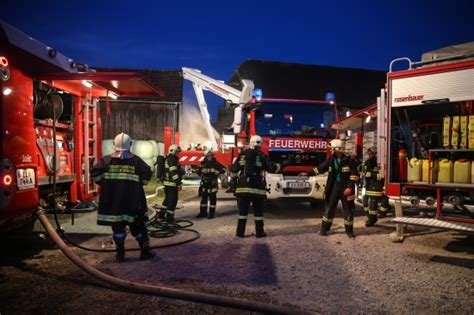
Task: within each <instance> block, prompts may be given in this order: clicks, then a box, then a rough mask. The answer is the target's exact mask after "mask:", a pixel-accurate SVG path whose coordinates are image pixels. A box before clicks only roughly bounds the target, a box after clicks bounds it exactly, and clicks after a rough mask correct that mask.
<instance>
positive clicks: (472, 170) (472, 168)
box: [471, 163, 474, 184]
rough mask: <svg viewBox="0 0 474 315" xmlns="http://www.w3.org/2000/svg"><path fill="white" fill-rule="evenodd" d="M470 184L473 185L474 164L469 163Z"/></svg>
mask: <svg viewBox="0 0 474 315" xmlns="http://www.w3.org/2000/svg"><path fill="white" fill-rule="evenodd" d="M471 184H474V163H471Z"/></svg>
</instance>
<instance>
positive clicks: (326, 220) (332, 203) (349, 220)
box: [320, 182, 354, 236]
mask: <svg viewBox="0 0 474 315" xmlns="http://www.w3.org/2000/svg"><path fill="white" fill-rule="evenodd" d="M345 189H346V187H345V186H344V184H343V183H342V182H336V183H334V186H333V187H332V190H331V191H330V195H329V198H328V199H327V201H326V210H325V212H324V215H323V220H322V223H321V232H320V234H321V235H327V232H328V231H329V230H330V229H331V225H332V222H333V220H334V216H335V214H336V208H337V204H338V203H339V200H340V201H341V205H342V214H343V216H344V227H345V229H346V233H347V234H348V235H350V236H351V235H353V225H354V209H353V208H351V207H350V205H349V202H348V200H347V197H346V196H344V190H345Z"/></svg>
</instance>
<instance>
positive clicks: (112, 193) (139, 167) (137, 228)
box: [90, 133, 154, 261]
mask: <svg viewBox="0 0 474 315" xmlns="http://www.w3.org/2000/svg"><path fill="white" fill-rule="evenodd" d="M131 145H132V140H131V139H130V137H129V136H128V135H127V134H125V133H120V134H119V135H117V136H116V137H115V139H114V146H115V152H113V153H112V154H111V155H108V156H104V157H103V158H102V160H100V161H99V163H97V164H96V165H95V166H94V167H93V168H92V169H91V171H90V173H91V176H92V177H94V181H95V182H96V183H97V184H99V185H100V199H99V210H98V216H97V223H98V224H99V225H109V226H111V227H112V231H113V239H114V242H115V246H116V249H117V254H116V258H117V260H118V261H123V260H124V259H125V237H126V236H127V233H126V227H127V226H129V228H130V232H131V234H132V235H133V237H135V239H136V240H137V242H138V244H139V246H140V251H141V252H140V259H141V260H144V259H149V258H152V257H154V254H153V253H152V252H151V251H150V246H149V243H148V240H149V238H148V231H147V229H146V227H145V222H146V220H148V218H147V217H146V212H147V204H146V199H145V192H144V190H143V185H144V184H146V183H147V182H148V181H149V180H150V179H151V175H152V171H151V168H150V167H149V166H148V165H147V164H146V163H145V162H144V161H143V160H142V159H141V158H139V157H138V156H136V155H134V154H132V153H131V152H130V148H131Z"/></svg>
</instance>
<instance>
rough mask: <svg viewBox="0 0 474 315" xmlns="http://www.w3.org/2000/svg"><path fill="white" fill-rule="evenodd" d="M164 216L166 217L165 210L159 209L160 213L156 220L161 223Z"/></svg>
mask: <svg viewBox="0 0 474 315" xmlns="http://www.w3.org/2000/svg"><path fill="white" fill-rule="evenodd" d="M165 216H166V210H165V209H160V211H159V212H158V220H161V221H163V220H164V219H165Z"/></svg>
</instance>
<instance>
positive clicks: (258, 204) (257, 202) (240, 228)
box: [236, 197, 265, 237]
mask: <svg viewBox="0 0 474 315" xmlns="http://www.w3.org/2000/svg"><path fill="white" fill-rule="evenodd" d="M237 204H238V207H239V221H238V222H237V233H236V235H237V236H238V237H244V234H245V225H246V224H247V216H248V214H249V209H250V204H252V207H253V211H254V218H255V234H256V236H257V237H263V236H265V231H264V229H263V225H264V224H263V207H264V205H265V199H264V198H261V197H240V198H238V201H237Z"/></svg>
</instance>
